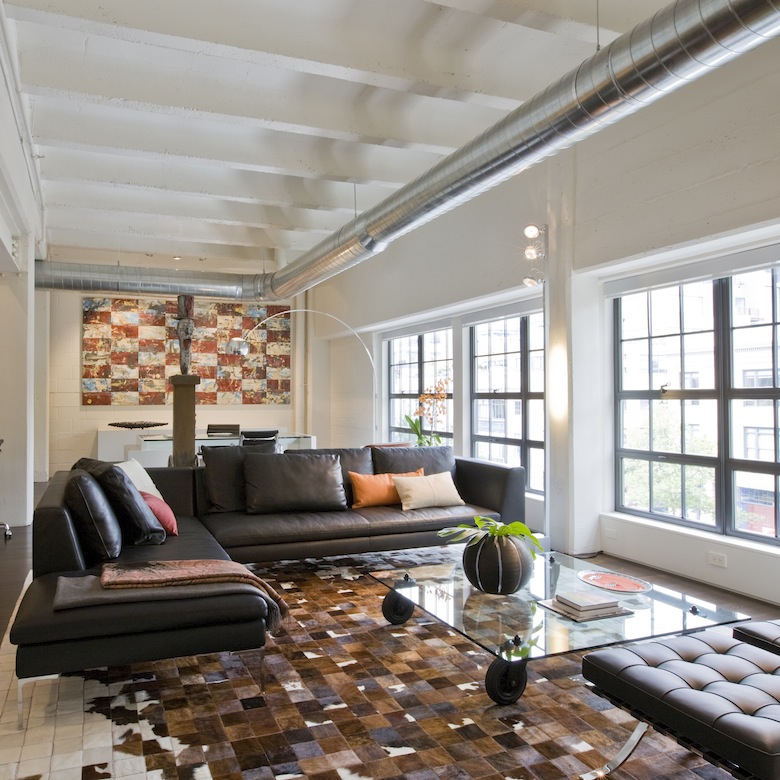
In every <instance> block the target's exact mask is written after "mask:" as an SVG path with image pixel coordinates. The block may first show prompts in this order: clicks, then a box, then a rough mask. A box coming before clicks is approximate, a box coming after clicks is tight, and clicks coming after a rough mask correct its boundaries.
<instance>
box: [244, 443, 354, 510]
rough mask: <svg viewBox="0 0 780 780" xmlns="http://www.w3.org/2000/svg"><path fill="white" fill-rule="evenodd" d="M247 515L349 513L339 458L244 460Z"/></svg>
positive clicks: (248, 457) (263, 457)
mask: <svg viewBox="0 0 780 780" xmlns="http://www.w3.org/2000/svg"><path fill="white" fill-rule="evenodd" d="M244 476H245V477H246V511H247V512H249V513H250V514H270V513H273V512H300V511H308V512H328V511H335V510H339V509H347V494H346V492H345V491H344V483H343V481H342V478H341V462H340V460H339V457H338V455H308V454H306V455H287V454H278V455H262V454H261V455H256V454H254V453H253V452H248V453H247V454H246V456H245V458H244Z"/></svg>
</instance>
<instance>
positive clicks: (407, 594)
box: [369, 545, 748, 704]
mask: <svg viewBox="0 0 780 780" xmlns="http://www.w3.org/2000/svg"><path fill="white" fill-rule="evenodd" d="M462 547H463V546H462V545H451V546H450V547H449V548H448V549H450V550H451V552H452V553H456V551H457V552H458V554H456V555H453V556H452V561H451V562H448V563H441V564H435V565H426V566H413V567H411V568H407V569H390V570H388V571H373V572H369V576H371V577H372V578H373V579H375V580H376V581H377V582H380V583H382V585H384V586H385V587H387V588H388V589H389V592H388V593H387V595H386V596H385V598H384V601H383V603H382V613H383V615H384V616H385V618H386V619H387V620H388V622H390V623H392V624H394V625H400V624H401V623H404V622H405V621H406V620H408V619H409V618H410V617H411V616H412V613H413V612H414V608H415V607H420V608H421V609H423V610H424V611H425V612H427V613H428V614H429V615H431V616H433V617H435V618H436V619H437V620H440V621H441V622H442V623H444V624H445V625H447V626H449V627H450V628H452V629H454V630H455V631H457V632H458V633H460V634H462V635H463V636H464V637H466V638H467V639H470V640H471V641H472V642H474V643H475V644H477V645H479V647H481V648H482V649H483V650H485V651H487V652H488V653H490V654H491V655H493V656H494V660H493V661H492V662H491V664H490V666H489V667H488V670H487V672H486V674H485V690H486V691H487V694H488V695H489V696H490V698H491V699H493V701H495V702H497V703H498V704H511V703H512V702H515V701H517V699H519V698H520V696H522V694H523V691H524V690H525V686H526V682H527V679H528V674H527V669H526V666H527V664H528V662H529V661H530V660H532V659H534V658H547V657H549V656H552V655H558V654H561V653H568V652H571V651H575V650H589V649H593V648H596V647H604V646H606V645H615V644H621V643H623V642H630V641H635V640H639V639H651V638H653V637H659V636H664V635H669V634H682V633H688V632H692V631H698V630H700V629H703V628H706V627H708V626H714V625H722V624H726V623H736V622H739V621H741V620H747V619H748V616H747V615H743V614H740V613H739V612H733V611H732V610H729V609H724V608H722V607H719V606H718V605H717V604H715V603H713V602H711V601H707V600H704V599H700V598H694V597H693V596H690V595H688V594H686V593H683V592H680V591H677V590H673V589H671V588H666V587H660V586H658V585H652V584H650V583H648V582H645V581H643V580H638V579H636V578H634V577H629V576H628V575H621V574H619V573H617V572H612V571H610V570H609V569H605V568H603V567H600V566H596V565H594V564H593V563H590V562H589V561H588V560H587V559H579V558H573V557H571V556H569V555H564V554H562V553H556V552H552V553H544V554H537V557H536V562H535V565H534V573H533V576H532V578H531V581H530V582H529V583H528V585H526V586H525V587H524V588H521V589H520V590H519V591H517V592H516V593H513V594H511V595H494V594H490V593H483V592H482V591H480V590H477V589H476V588H474V586H473V585H471V583H470V582H469V581H468V580H467V579H466V576H465V574H464V573H463V566H462V564H461V562H460V554H459V552H460V551H459V550H458V548H460V550H462ZM453 548H455V549H453ZM445 557H446V556H445ZM594 582H600V583H601V586H596V585H594V584H592V583H594ZM613 587H620V588H629V589H630V590H613V589H612V588H613ZM572 592H574V593H590V594H594V593H595V594H600V595H603V596H606V597H609V598H614V599H616V600H617V602H618V605H619V607H620V608H622V610H623V614H621V615H618V616H615V617H602V618H595V619H590V620H587V621H584V622H578V621H576V620H573V619H571V618H569V617H565V616H564V615H561V614H558V613H557V612H555V611H553V610H552V609H551V608H548V607H546V606H543V604H542V602H546V601H548V600H554V597H555V595H556V593H572ZM551 606H554V603H553V604H552V605H551Z"/></svg>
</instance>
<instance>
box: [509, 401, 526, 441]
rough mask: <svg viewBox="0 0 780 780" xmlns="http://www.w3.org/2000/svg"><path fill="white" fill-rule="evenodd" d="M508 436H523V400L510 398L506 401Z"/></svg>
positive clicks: (516, 437) (520, 437)
mask: <svg viewBox="0 0 780 780" xmlns="http://www.w3.org/2000/svg"><path fill="white" fill-rule="evenodd" d="M505 435H506V437H507V438H509V439H522V438H523V402H522V401H517V400H515V399H508V400H507V402H506V434H505Z"/></svg>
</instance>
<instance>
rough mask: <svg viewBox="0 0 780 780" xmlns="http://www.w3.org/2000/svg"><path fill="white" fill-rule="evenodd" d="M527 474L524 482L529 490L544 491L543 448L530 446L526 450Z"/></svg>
mask: <svg viewBox="0 0 780 780" xmlns="http://www.w3.org/2000/svg"><path fill="white" fill-rule="evenodd" d="M528 461H529V462H528V474H527V475H526V482H527V483H528V486H529V487H530V488H531V490H538V491H539V492H540V493H543V492H544V450H540V449H539V448H538V447H531V448H530V449H529V450H528Z"/></svg>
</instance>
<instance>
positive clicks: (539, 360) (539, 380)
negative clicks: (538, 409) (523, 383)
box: [528, 350, 544, 393]
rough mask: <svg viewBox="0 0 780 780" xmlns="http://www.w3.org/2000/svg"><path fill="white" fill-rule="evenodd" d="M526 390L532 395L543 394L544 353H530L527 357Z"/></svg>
mask: <svg viewBox="0 0 780 780" xmlns="http://www.w3.org/2000/svg"><path fill="white" fill-rule="evenodd" d="M528 364H529V374H528V389H529V390H530V391H531V392H532V393H543V392H544V352H543V351H541V350H540V351H538V352H531V353H530V355H529V356H528Z"/></svg>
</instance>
